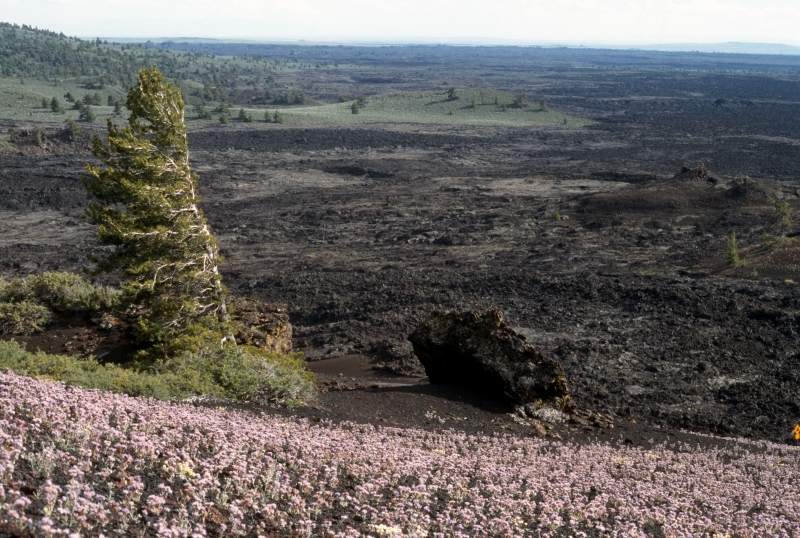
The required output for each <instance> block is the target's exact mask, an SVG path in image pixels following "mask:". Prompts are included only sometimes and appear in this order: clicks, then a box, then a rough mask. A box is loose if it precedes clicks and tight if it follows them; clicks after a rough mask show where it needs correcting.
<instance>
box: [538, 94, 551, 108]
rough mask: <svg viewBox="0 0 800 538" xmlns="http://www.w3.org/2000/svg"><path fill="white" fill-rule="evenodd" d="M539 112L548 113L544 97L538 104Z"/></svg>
mask: <svg viewBox="0 0 800 538" xmlns="http://www.w3.org/2000/svg"><path fill="white" fill-rule="evenodd" d="M539 110H541V111H542V112H550V107H549V106H547V99H545V98H544V97H542V100H541V102H540V103H539Z"/></svg>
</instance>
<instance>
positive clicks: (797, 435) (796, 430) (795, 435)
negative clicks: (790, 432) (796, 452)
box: [794, 424, 800, 440]
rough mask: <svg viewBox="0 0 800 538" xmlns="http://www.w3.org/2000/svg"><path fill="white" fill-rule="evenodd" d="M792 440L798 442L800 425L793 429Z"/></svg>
mask: <svg viewBox="0 0 800 538" xmlns="http://www.w3.org/2000/svg"><path fill="white" fill-rule="evenodd" d="M794 438H795V439H796V440H800V424H798V425H797V426H795V427H794Z"/></svg>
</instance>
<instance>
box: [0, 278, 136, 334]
mask: <svg viewBox="0 0 800 538" xmlns="http://www.w3.org/2000/svg"><path fill="white" fill-rule="evenodd" d="M120 298H121V293H120V291H119V290H115V289H113V288H109V287H107V286H94V285H93V284H91V283H90V282H87V281H85V280H84V279H82V278H81V277H80V276H78V275H76V274H73V273H44V274H41V275H29V276H26V277H22V278H13V279H11V280H7V279H4V278H2V277H0V333H3V334H26V335H27V334H33V333H35V332H41V331H43V330H44V329H45V327H47V324H48V323H50V321H51V319H52V313H51V310H53V311H56V312H69V313H75V314H80V313H86V314H89V313H93V312H98V311H101V310H103V311H109V310H113V309H115V308H117V307H118V306H119V303H120Z"/></svg>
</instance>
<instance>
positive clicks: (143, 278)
mask: <svg viewBox="0 0 800 538" xmlns="http://www.w3.org/2000/svg"><path fill="white" fill-rule="evenodd" d="M125 107H126V108H127V109H128V110H130V117H129V119H128V123H127V125H125V126H123V127H118V126H116V125H114V124H113V123H112V122H111V120H110V119H109V120H108V122H107V123H108V137H107V140H106V141H102V140H101V139H100V138H98V137H95V138H94V142H93V146H92V153H93V155H94V156H95V157H96V158H97V159H98V160H99V161H100V162H101V163H102V165H101V166H97V165H92V164H89V165H87V168H88V170H89V176H87V177H86V178H84V184H85V185H86V188H87V190H88V191H89V192H90V193H91V194H92V195H93V196H94V198H95V200H94V201H92V202H91V203H90V204H89V206H88V208H87V209H86V212H85V216H86V218H87V219H88V220H89V221H90V222H92V223H95V224H98V225H99V231H98V236H99V239H100V241H101V242H102V243H105V244H108V245H113V246H115V247H116V249H115V250H114V251H113V252H112V253H111V254H110V255H109V256H108V257H106V258H104V259H96V260H95V261H96V263H97V269H96V270H97V272H101V271H113V270H121V271H122V274H123V279H122V289H123V291H124V293H125V296H126V298H127V300H128V303H129V304H130V305H131V306H132V307H133V308H134V310H136V311H137V312H139V313H140V314H141V316H142V317H141V318H140V320H139V321H138V324H137V327H136V329H137V337H138V338H139V340H140V341H142V342H146V343H150V344H153V347H152V348H151V355H150V356H151V357H153V356H154V357H155V358H157V357H159V356H160V357H168V356H174V355H175V354H177V353H180V352H182V351H187V350H188V351H197V350H201V349H209V348H212V347H216V346H219V345H221V344H222V343H224V342H225V340H232V339H233V338H232V337H231V336H230V334H231V329H230V327H231V325H230V323H231V321H230V316H229V313H228V309H227V306H226V293H227V292H226V289H225V287H224V286H223V284H222V278H221V275H220V273H219V264H220V262H221V257H220V254H219V250H218V248H217V244H216V241H215V239H214V236H213V235H212V233H211V230H210V229H209V226H208V223H207V222H206V219H205V217H204V216H203V212H202V211H201V210H200V208H199V207H198V203H199V201H200V196H199V194H198V192H197V179H198V178H197V175H196V174H193V173H192V171H191V169H190V166H189V149H188V139H187V134H186V126H185V124H184V103H183V99H182V98H181V94H180V90H178V88H177V87H175V86H173V85H172V84H170V83H165V82H164V79H163V77H162V75H161V73H160V72H159V71H158V70H157V68H156V67H155V66H153V68H152V69H146V68H145V69H142V70H141V71H140V72H139V76H138V83H137V85H136V87H135V88H132V89H131V90H130V91H129V92H128V96H127V100H126V101H125ZM153 352H154V353H153Z"/></svg>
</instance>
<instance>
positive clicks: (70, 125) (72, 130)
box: [64, 118, 81, 140]
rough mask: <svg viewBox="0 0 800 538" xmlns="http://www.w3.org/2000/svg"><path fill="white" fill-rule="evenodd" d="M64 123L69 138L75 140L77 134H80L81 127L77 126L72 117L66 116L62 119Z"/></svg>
mask: <svg viewBox="0 0 800 538" xmlns="http://www.w3.org/2000/svg"><path fill="white" fill-rule="evenodd" d="M64 123H66V124H67V127H66V132H67V136H68V137H69V139H70V140H75V139H76V138H78V135H79V134H81V128H80V127H78V124H77V123H76V122H75V120H73V119H72V118H67V119H66V120H64Z"/></svg>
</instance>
